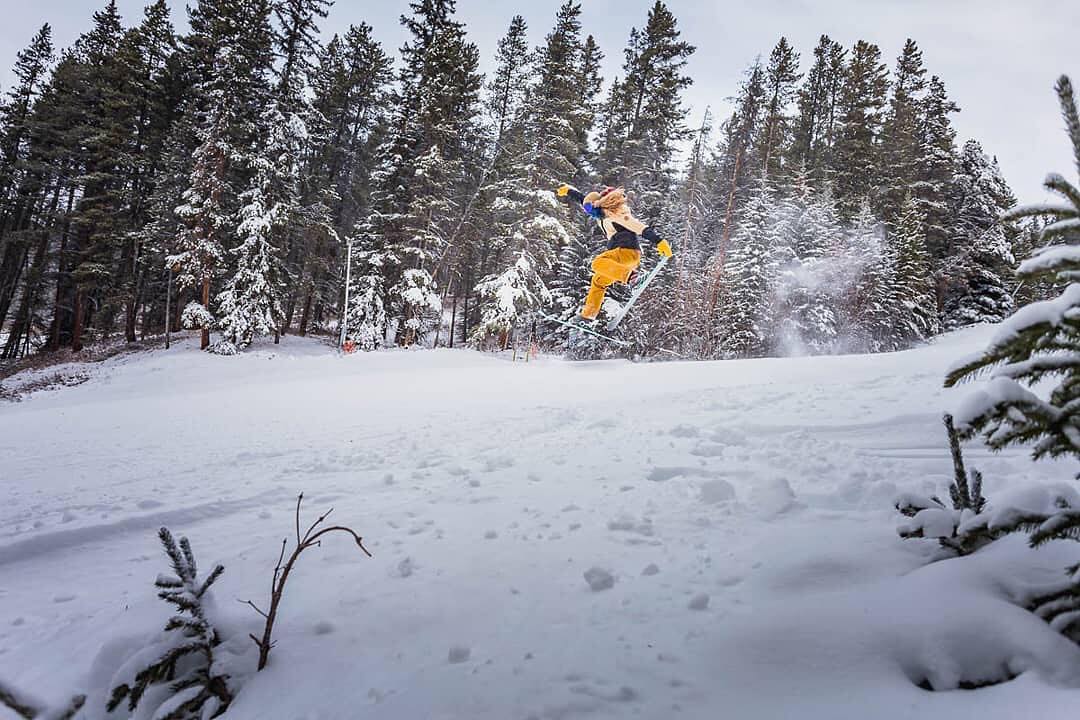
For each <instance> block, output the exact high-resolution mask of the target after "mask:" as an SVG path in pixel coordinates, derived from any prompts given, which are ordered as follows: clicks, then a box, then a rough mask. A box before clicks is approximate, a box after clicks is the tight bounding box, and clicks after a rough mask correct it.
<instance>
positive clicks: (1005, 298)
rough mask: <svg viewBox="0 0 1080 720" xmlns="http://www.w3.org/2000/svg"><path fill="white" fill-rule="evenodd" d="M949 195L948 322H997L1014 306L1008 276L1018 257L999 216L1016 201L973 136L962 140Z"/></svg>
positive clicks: (953, 324) (949, 326)
mask: <svg viewBox="0 0 1080 720" xmlns="http://www.w3.org/2000/svg"><path fill="white" fill-rule="evenodd" d="M950 196H951V197H950V200H951V204H952V208H953V220H952V223H951V226H952V227H951V228H950V229H951V231H952V241H951V243H950V246H951V248H952V251H951V253H950V256H949V258H948V260H947V262H946V263H945V264H944V267H943V268H942V270H941V273H940V274H941V277H942V285H943V286H944V287H943V295H944V299H943V303H942V317H943V323H944V326H945V328H946V329H949V330H951V329H954V328H957V327H963V326H965V325H971V324H973V323H979V322H989V323H994V322H999V321H1001V320H1003V319H1005V318H1006V317H1007V316H1008V315H1010V314H1012V311H1013V307H1014V305H1013V299H1012V294H1011V293H1010V291H1009V288H1008V286H1007V280H1006V278H1008V277H1010V276H1011V275H1012V268H1013V266H1014V265H1015V260H1014V258H1013V255H1012V243H1011V242H1010V238H1009V237H1008V236H1007V234H1006V228H1005V226H1003V225H1002V223H1001V221H1000V218H1001V215H1002V214H1003V213H1004V212H1005V211H1006V210H1009V209H1010V208H1012V206H1013V205H1014V204H1015V199H1014V198H1013V195H1012V192H1011V191H1010V190H1009V188H1008V185H1007V184H1006V183H1005V180H1004V178H1002V177H1001V172H1000V170H999V168H998V167H997V164H996V163H995V162H991V160H990V159H989V158H988V157H987V156H986V155H985V154H983V151H982V147H981V146H980V145H979V143H977V142H976V141H974V140H970V141H968V142H967V143H965V144H964V148H963V150H962V152H961V154H960V158H959V160H958V164H957V167H956V171H955V173H954V178H953V183H952V187H951V188H950Z"/></svg>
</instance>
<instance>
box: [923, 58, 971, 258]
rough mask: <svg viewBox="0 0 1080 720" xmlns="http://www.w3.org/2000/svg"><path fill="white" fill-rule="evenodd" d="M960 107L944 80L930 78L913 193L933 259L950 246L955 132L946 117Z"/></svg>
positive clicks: (945, 252) (943, 253)
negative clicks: (950, 197)
mask: <svg viewBox="0 0 1080 720" xmlns="http://www.w3.org/2000/svg"><path fill="white" fill-rule="evenodd" d="M959 110H960V108H958V107H957V105H956V103H954V102H953V101H952V100H950V99H949V98H948V96H947V95H946V93H945V83H943V82H942V81H941V79H940V78H939V77H937V76H936V75H935V76H933V77H931V78H930V82H929V84H928V85H927V91H926V96H925V98H924V99H923V101H922V103H921V112H920V116H919V130H918V134H919V143H920V156H919V159H918V162H917V167H916V171H915V178H916V180H915V182H914V184H913V185H912V193H913V197H914V200H915V206H916V207H917V208H918V209H919V212H920V213H921V214H922V216H923V218H925V225H926V249H927V251H928V252H929V253H930V256H931V258H932V259H933V260H935V261H940V260H941V259H942V258H944V257H945V256H946V254H947V253H948V251H949V246H950V226H951V224H952V220H953V213H952V209H951V207H950V202H949V195H950V190H951V187H952V184H953V172H954V169H955V167H956V131H955V130H953V127H952V122H951V121H950V119H949V115H950V114H951V113H955V112H958V111H959Z"/></svg>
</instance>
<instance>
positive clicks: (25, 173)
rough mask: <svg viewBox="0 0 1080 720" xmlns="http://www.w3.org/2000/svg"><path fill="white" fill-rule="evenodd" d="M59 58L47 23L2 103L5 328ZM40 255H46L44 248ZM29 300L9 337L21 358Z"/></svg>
mask: <svg viewBox="0 0 1080 720" xmlns="http://www.w3.org/2000/svg"><path fill="white" fill-rule="evenodd" d="M53 60H54V56H53V47H52V30H51V28H50V27H49V25H47V24H46V25H43V26H42V27H41V29H40V30H38V32H37V34H35V35H34V38H33V39H32V40H31V42H30V45H29V46H27V47H26V48H25V49H23V50H21V51H19V53H18V54H17V56H16V60H15V66H14V68H13V70H12V73H13V74H14V76H15V78H16V83H15V85H14V86H13V87H12V88H11V89H10V90H8V92H7V93H6V99H5V100H4V101H3V102H2V103H0V328H3V326H4V323H5V321H6V320H7V317H8V313H9V310H10V309H11V307H12V302H13V300H14V298H15V292H16V289H17V287H18V284H19V282H20V280H21V279H23V275H22V273H23V269H24V267H25V265H26V258H27V255H28V253H29V252H30V244H29V243H28V242H27V240H26V239H25V238H24V237H22V236H21V235H20V231H24V230H26V229H27V227H28V224H27V222H26V220H27V217H26V216H27V215H28V214H29V212H30V209H31V204H32V203H33V200H32V198H33V197H34V195H35V194H36V193H38V192H39V191H40V188H41V187H42V180H41V179H39V178H40V176H41V175H43V174H45V168H40V167H35V166H36V165H38V162H36V160H37V158H35V157H34V155H36V154H37V153H33V154H32V153H31V150H32V148H31V145H32V144H36V143H32V140H33V137H34V135H35V134H39V135H40V129H39V128H40V126H41V124H42V123H41V120H43V119H44V118H42V117H41V116H40V115H38V114H37V113H36V112H35V109H36V108H37V106H38V99H39V98H40V97H41V96H42V93H43V91H46V90H47V88H48V80H47V77H48V71H49V67H50V65H51V64H52V62H53ZM40 254H41V255H42V256H43V255H44V253H43V252H42V253H40ZM43 260H44V257H42V261H43ZM41 269H42V268H41V262H39V261H37V258H36V256H35V262H34V263H33V268H32V269H31V272H30V273H29V275H28V277H27V278H26V286H27V290H25V291H24V298H27V295H28V293H29V294H33V293H34V292H36V286H37V282H36V281H37V277H36V276H35V270H36V271H37V273H38V274H40V271H41ZM29 304H30V301H29V298H27V299H26V300H25V301H24V305H27V308H22V307H20V308H19V311H18V312H16V315H15V318H14V323H15V324H16V327H15V328H13V329H12V332H11V334H10V336H9V340H8V347H5V350H4V356H5V357H14V356H15V353H16V352H17V348H18V345H19V341H20V340H21V338H22V334H23V333H24V332H25V333H29V331H30V328H29V327H28V326H29V323H30V319H29V318H27V312H26V310H27V309H28V307H29ZM19 323H22V326H19V325H18V324H19ZM9 348H10V349H9Z"/></svg>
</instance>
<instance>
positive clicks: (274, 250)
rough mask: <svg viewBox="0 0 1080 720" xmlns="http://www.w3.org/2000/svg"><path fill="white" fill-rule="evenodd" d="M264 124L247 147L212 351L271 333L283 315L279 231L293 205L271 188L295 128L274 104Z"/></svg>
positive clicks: (230, 348)
mask: <svg viewBox="0 0 1080 720" xmlns="http://www.w3.org/2000/svg"><path fill="white" fill-rule="evenodd" d="M263 125H264V127H265V128H267V130H268V131H269V135H268V136H267V137H265V138H263V139H262V142H261V143H260V147H259V148H252V149H251V151H249V152H250V158H251V160H250V162H252V163H253V165H254V167H253V168H252V170H253V172H254V179H253V181H252V183H251V186H250V187H249V188H248V189H247V190H246V191H245V192H243V193H241V195H240V198H239V200H240V211H239V214H238V220H239V222H238V223H237V226H236V235H237V238H238V240H239V245H238V246H237V247H236V248H234V249H233V250H232V254H233V255H234V256H235V257H236V265H235V270H233V272H232V274H231V275H230V276H229V277H228V279H227V281H226V283H225V287H224V289H223V290H222V292H221V293H220V294H219V295H218V298H217V302H218V318H219V320H218V325H219V327H220V328H221V334H222V343H221V344H220V345H219V346H217V347H216V351H217V352H219V353H221V354H223V355H231V354H234V353H235V352H237V351H239V350H243V349H244V348H245V347H247V346H248V345H250V344H251V342H252V340H254V339H255V337H256V336H259V335H269V334H272V333H274V332H275V331H277V330H278V329H280V328H281V326H282V322H283V320H284V317H285V312H284V310H283V308H282V297H283V295H284V287H283V285H284V283H283V279H284V278H283V277H282V267H281V257H280V250H279V246H278V245H277V243H279V242H281V240H282V232H281V230H282V228H283V227H285V226H286V225H287V223H288V222H289V219H290V218H289V211H290V210H291V208H290V207H289V206H288V205H287V202H282V201H281V199H280V198H281V197H282V193H280V192H275V188H274V184H275V181H280V180H281V177H282V174H283V168H288V167H290V164H289V162H288V160H287V159H286V157H285V156H286V155H288V153H289V152H291V151H294V150H295V148H294V147H293V146H292V141H293V138H294V137H295V131H290V130H289V129H288V124H287V122H286V119H285V118H284V117H282V116H281V114H280V113H279V112H278V110H277V107H276V106H275V105H273V104H271V105H270V106H269V108H268V110H267V112H266V117H265V118H264V120H263ZM293 167H295V166H293ZM275 197H277V198H278V200H277V201H275Z"/></svg>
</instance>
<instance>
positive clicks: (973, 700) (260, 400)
mask: <svg viewBox="0 0 1080 720" xmlns="http://www.w3.org/2000/svg"><path fill="white" fill-rule="evenodd" d="M986 333H987V330H986V329H974V330H970V331H965V332H962V333H956V334H954V335H951V336H948V337H946V338H944V339H942V341H940V342H939V343H937V344H935V345H933V346H930V347H927V348H922V349H919V350H915V351H911V352H908V353H899V354H893V355H883V356H876V357H861V356H852V357H836V358H799V359H786V360H762V361H739V362H726V363H665V364H651V365H649V364H646V365H633V364H629V363H625V362H620V361H606V362H583V363H568V362H563V361H559V360H555V359H550V358H541V359H540V360H539V361H537V362H533V363H528V364H524V363H510V362H506V361H505V360H503V359H496V358H492V357H488V356H482V355H478V354H475V353H471V352H453V351H434V352H404V351H392V352H384V353H377V354H374V355H355V356H348V357H338V356H335V355H333V354H332V353H330V352H329V350H328V348H326V347H324V346H321V345H319V344H318V343H315V342H312V341H305V340H302V339H296V338H288V339H286V341H285V343H284V344H283V345H282V346H280V347H274V346H272V345H264V346H260V347H259V348H258V349H256V350H254V351H252V352H249V353H248V354H246V355H244V356H241V357H238V358H217V357H214V356H209V355H205V354H200V353H198V352H197V351H196V350H195V349H194V348H193V346H192V345H190V343H188V344H184V345H183V347H182V348H181V349H179V350H176V351H173V352H171V353H150V354H144V355H137V356H124V357H122V358H119V359H117V360H116V361H107V362H105V363H103V364H102V365H101V366H100V367H95V368H93V369H91V371H90V372H91V378H90V380H89V381H88V382H86V383H84V384H82V385H80V386H78V387H70V388H63V389H59V390H55V391H47V392H41V393H38V394H37V395H34V396H31V397H30V398H29V399H27V400H26V401H25V402H23V403H20V404H17V405H0V456H2V457H3V458H4V463H3V467H2V469H0V490H2V491H3V493H4V496H5V497H6V498H7V502H6V503H5V504H4V505H3V507H0V607H2V608H3V611H2V612H0V677H4V678H11V679H12V680H14V681H16V682H19V683H24V684H25V685H26V687H27V688H31V689H33V690H34V692H36V693H38V694H41V695H46V696H50V697H61V696H63V695H64V694H65V693H67V692H68V691H69V690H70V689H71V688H73V687H84V686H86V685H87V684H88V682H89V681H88V680H87V677H86V670H87V668H89V667H90V663H91V660H93V658H94V657H95V655H96V654H97V653H98V651H99V649H100V648H101V647H102V645H103V643H105V642H106V641H107V640H109V639H110V638H111V637H113V636H115V635H117V634H121V635H122V634H124V633H127V634H135V635H139V634H144V633H146V632H152V631H154V630H157V629H158V628H159V627H160V626H161V624H162V623H163V621H164V619H165V618H166V615H167V613H166V608H165V606H164V604H163V603H161V602H160V601H159V600H157V599H156V597H155V596H154V593H153V588H152V581H153V578H154V577H155V575H156V574H157V573H158V572H159V571H162V570H164V569H165V560H164V557H163V556H162V554H161V553H160V551H159V548H158V545H157V540H156V537H155V530H156V528H157V527H158V526H160V525H162V524H164V525H168V526H169V527H170V528H171V529H172V530H173V532H174V533H175V534H177V535H179V534H186V535H188V536H189V537H190V538H191V541H192V545H193V547H194V550H195V553H196V557H197V558H198V559H199V560H200V561H201V565H202V567H203V568H207V567H210V566H211V565H212V563H214V562H217V561H221V562H223V563H224V564H225V566H226V572H225V574H224V576H223V577H222V579H221V580H220V581H219V582H218V584H217V585H216V586H215V590H216V600H217V605H218V606H219V610H220V611H221V612H223V613H225V614H226V615H227V616H228V617H230V618H232V620H231V622H235V623H238V624H241V625H243V624H246V625H245V632H246V631H247V629H248V628H247V626H250V629H255V628H256V627H257V623H256V622H255V621H256V620H257V619H258V618H257V617H254V615H253V613H250V611H245V609H244V608H243V607H242V606H241V605H240V604H239V603H237V602H235V601H236V600H246V599H249V598H250V599H254V600H256V602H262V601H263V600H264V596H265V590H266V585H267V584H268V583H269V578H270V572H271V570H272V568H273V562H274V560H275V559H276V555H277V549H278V546H279V544H280V542H281V539H282V538H283V537H288V536H289V535H290V533H291V532H292V527H293V515H292V511H293V505H294V503H295V494H296V493H298V492H300V491H303V492H304V493H305V503H304V510H305V517H307V518H309V522H310V519H314V517H315V516H317V514H319V513H321V512H323V511H324V510H326V509H327V508H329V507H333V508H334V515H333V517H334V519H335V520H336V521H337V522H338V523H341V524H348V525H352V526H353V527H355V528H356V529H357V530H358V531H359V532H360V533H361V534H362V535H363V536H364V538H365V544H366V545H367V546H368V547H369V548H370V549H371V550H372V552H373V553H374V558H373V559H367V558H365V557H363V556H361V555H360V554H359V553H358V552H356V551H355V548H354V547H351V546H350V544H349V543H348V542H347V541H346V540H344V539H342V538H340V537H330V538H327V539H326V540H325V541H324V543H323V546H322V547H320V548H317V549H314V550H311V551H309V553H308V554H305V556H304V557H303V558H302V560H301V562H300V564H299V566H298V568H297V570H296V574H295V576H294V577H293V579H291V580H290V585H289V588H288V589H287V591H286V599H285V603H284V605H283V609H282V614H281V615H280V616H279V621H278V629H277V633H278V635H277V639H278V642H279V644H278V646H277V647H276V648H275V650H274V652H273V654H272V655H271V666H270V668H269V669H268V671H266V672H264V673H261V674H259V675H258V676H255V677H254V678H253V679H252V680H250V681H249V682H248V684H247V685H245V686H244V688H243V690H242V692H241V693H240V696H239V697H238V698H237V700H236V702H235V704H234V705H233V707H232V708H231V709H230V712H229V715H228V717H230V718H233V717H235V718H266V717H275V718H277V717H280V718H297V719H300V718H303V719H305V720H315V719H322V718H353V717H365V718H523V719H530V720H531V719H535V720H548V719H554V720H558V719H564V718H565V719H568V718H578V717H589V718H609V717H610V718H615V717H643V718H658V717H693V718H698V717H700V718H706V717H708V718H713V717H717V716H718V715H717V713H718V712H720V713H721V715H725V716H726V714H727V713H728V712H732V713H734V714H732V715H731V716H732V717H755V718H757V717H762V718H768V717H776V718H781V717H790V714H789V713H790V712H791V711H792V708H793V707H795V706H796V705H798V706H799V707H800V708H801V710H800V713H802V714H803V715H802V716H805V717H814V716H819V715H815V713H816V712H817V713H820V716H822V717H825V716H828V717H830V718H847V717H850V718H863V717H868V716H870V715H871V714H873V715H875V716H880V717H893V715H884V714H882V715H877V713H878V712H879V711H881V710H882V708H883V707H889V706H890V705H889V704H890V703H893V704H894V705H893V706H892V707H893V709H894V710H895V711H896V713H897V714H896V715H895V717H915V716H919V715H921V714H923V713H931V712H943V713H945V712H947V713H949V714H950V715H951V716H954V717H964V716H970V717H975V716H979V717H983V718H998V717H1001V718H1005V717H1016V716H1018V715H1017V713H1018V712H1022V713H1023V714H1027V713H1028V712H1031V711H1032V710H1031V708H1032V707H1038V708H1041V712H1043V715H1041V716H1043V717H1054V716H1055V713H1058V712H1063V709H1064V708H1066V707H1070V706H1072V707H1074V706H1075V703H1076V701H1077V700H1078V699H1080V694H1078V691H1076V690H1068V689H1065V687H1059V686H1055V685H1054V684H1053V681H1052V680H1048V679H1045V678H1043V677H1042V676H1041V675H1037V674H1034V673H1028V674H1024V675H1021V677H1020V678H1019V679H1018V680H1016V681H1014V682H1012V683H1009V684H1007V685H1004V686H999V687H996V688H991V689H989V690H986V691H980V692H978V693H968V694H966V696H965V693H963V692H952V693H929V692H926V691H923V690H921V689H919V688H916V687H915V686H914V684H913V682H912V681H910V680H909V679H906V678H904V676H903V673H902V672H901V671H900V670H898V669H897V667H901V666H902V667H903V668H904V670H903V672H908V673H909V674H910V673H917V672H919V670H910V669H909V667H908V666H910V665H911V662H912V661H910V660H908V659H903V660H901V659H888V658H887V657H886V656H888V653H887V652H877V653H870V652H869V651H868V650H866V648H867V647H870V646H873V645H874V643H875V642H876V641H875V638H877V637H878V636H879V635H880V636H882V637H885V636H886V635H888V633H889V632H896V633H899V632H900V630H899V629H896V630H888V629H887V628H888V627H890V623H893V622H894V621H895V622H896V623H897V628H918V627H919V624H920V623H923V624H928V623H930V618H929V617H925V616H932V615H933V614H934V613H935V612H937V609H936V606H935V598H933V597H932V596H933V594H934V593H917V594H916V595H915V596H912V597H907V596H905V593H907V592H909V591H908V590H906V589H905V588H907V587H908V586H906V585H897V583H899V582H901V581H902V578H903V577H904V576H905V575H906V574H908V573H911V572H912V571H913V570H915V569H916V568H919V567H920V566H922V565H923V564H924V563H925V553H926V551H927V546H925V545H918V544H915V543H909V544H904V543H902V542H901V541H900V540H899V539H898V538H897V537H896V535H895V533H894V531H893V527H894V525H895V524H896V518H895V513H894V512H893V511H892V509H891V504H892V500H893V498H894V497H895V496H896V495H897V494H898V493H899V492H901V491H912V492H940V490H941V488H942V487H943V486H944V484H945V483H947V481H948V479H949V478H950V476H951V472H952V469H951V463H950V461H949V455H948V450H947V444H946V442H945V435H944V432H943V430H942V429H941V425H940V415H941V413H942V412H943V411H944V410H947V409H949V408H950V407H951V404H952V403H954V402H955V401H956V400H957V399H958V397H960V395H958V394H957V391H948V392H947V391H945V390H942V389H941V378H942V376H943V373H944V369H945V368H946V367H947V366H948V365H949V364H950V362H951V361H952V360H953V359H954V358H955V357H956V356H959V355H962V354H964V352H966V351H969V350H970V349H972V348H977V347H978V346H979V345H980V344H981V343H982V342H984V341H985V338H986ZM959 392H961V393H963V392H966V389H964V390H961V391H959ZM967 459H968V464H969V467H970V466H975V467H978V468H979V469H981V470H982V471H983V472H984V475H985V476H986V479H987V484H986V488H987V493H988V495H989V496H990V497H991V499H992V498H993V493H994V491H995V489H996V488H997V487H998V486H1002V485H1004V484H1006V483H1010V484H1015V483H1023V482H1043V481H1045V480H1046V479H1060V478H1061V477H1062V476H1063V473H1062V472H1061V468H1060V467H1055V466H1054V465H1053V464H1042V465H1034V464H1031V463H1030V462H1029V461H1028V460H1027V457H1026V453H1024V452H1023V451H1010V452H1006V453H1003V454H997V455H991V454H989V453H986V452H984V451H981V450H980V449H979V448H978V447H977V446H975V445H972V447H971V448H970V449H969V450H968V452H967ZM1013 552H1021V550H1014V551H1013ZM1040 557H1044V558H1046V560H1045V563H1044V564H1045V566H1046V572H1047V573H1049V572H1051V570H1052V569H1053V568H1054V567H1056V566H1055V561H1054V558H1053V557H1051V556H1050V555H1045V556H1040ZM940 565H942V564H940V563H939V564H938V566H940ZM938 566H932V568H931V570H930V572H931V573H935V572H938V570H937V569H936V567H938ZM920 572H922V573H923V574H924V575H925V574H927V573H926V572H925V571H920ZM897 578H901V580H897ZM924 595H926V596H928V597H924ZM884 597H887V598H893V597H897V598H900V599H899V600H897V602H898V603H899V604H900V605H901V606H903V608H905V609H906V608H907V607H908V606H916V607H922V606H924V605H925V606H926V607H924V608H923V610H922V613H923V614H922V615H917V616H914V611H909V612H912V614H913V617H911V618H909V617H907V616H906V615H905V614H904V612H903V611H893V610H889V609H881V608H878V612H879V613H880V614H881V616H882V617H881V618H880V619H879V620H877V621H876V623H874V625H873V626H872V628H874V629H873V630H865V629H864V630H863V631H862V632H863V634H862V635H858V634H857V633H856V630H854V629H852V630H850V631H849V632H845V631H844V629H843V628H844V627H845V626H844V623H845V622H849V621H850V618H851V617H859V616H865V615H867V614H868V613H869V614H872V612H871V610H872V608H873V607H874V606H876V605H877V603H878V601H877V600H871V598H878V599H880V598H884ZM881 602H882V603H886V602H887V601H885V600H882V601H881ZM973 602H976V601H975V600H973ZM987 602H989V601H987ZM1009 607H1011V606H1009ZM987 612H992V613H1001V612H1003V611H1002V610H1000V609H998V608H997V607H996V606H994V607H993V608H991V609H990V610H988V611H987ZM803 613H806V614H805V616H804V615H803ZM845 613H846V615H845ZM841 615H844V617H845V618H846V619H843V618H842V619H841V620H840V621H838V622H836V623H834V624H833V625H830V624H829V620H828V619H829V618H833V617H834V616H841ZM823 618H825V619H823ZM863 622H864V623H865V622H867V621H863ZM878 625H881V626H882V629H880V630H879V629H877V626H878ZM852 627H853V628H857V627H861V626H859V625H858V623H857V622H856V623H854V624H853V625H852ZM867 627H871V626H867ZM823 628H824V629H823ZM835 628H841V629H839V630H837V629H835ZM911 632H913V633H914V634H915V635H917V634H918V630H912V631H911ZM1047 632H1049V631H1047ZM785 633H786V634H785ZM875 633H876V634H875ZM241 635H243V633H241ZM856 635H857V636H856ZM849 636H850V637H849ZM889 637H891V636H889ZM1039 637H1040V638H1042V636H1041V635H1040V636H1039ZM1040 641H1041V642H1044V644H1046V645H1047V647H1050V648H1051V650H1047V651H1046V652H1048V653H1049V652H1051V651H1052V652H1056V653H1059V654H1065V656H1067V657H1068V659H1069V660H1070V662H1071V661H1076V660H1077V658H1076V657H1074V656H1073V655H1069V654H1068V653H1069V650H1067V649H1063V648H1060V647H1058V646H1057V645H1055V644H1054V643H1055V640H1054V639H1053V638H1052V637H1048V638H1046V639H1045V640H1040ZM881 642H882V643H884V641H881ZM912 642H914V641H912ZM792 643H795V645H794V647H795V652H791V651H789V650H783V651H780V650H779V648H782V647H787V646H790V645H791V644H792ZM1002 643H1006V640H1002ZM785 644H786V645H785ZM896 644H897V645H903V643H902V642H899V641H897V643H896ZM890 647H891V646H890ZM927 647H929V646H927ZM247 649H248V648H246V647H245V648H244V650H245V651H246V650H247ZM927 652H929V651H925V652H923V655H926V653H927ZM861 653H862V654H861ZM914 656H916V657H922V656H920V655H919V654H918V653H917V652H916V653H915V655H914ZM898 657H899V656H898ZM903 657H904V658H907V657H908V656H907V655H904V656H903ZM927 657H929V656H927ZM934 657H935V658H938V659H937V660H926V661H925V663H926V664H927V666H928V667H932V668H937V667H938V666H939V665H940V662H939V661H940V657H938V656H937V655H935V656H934ZM61 659H63V662H61ZM935 663H937V664H935ZM886 666H887V668H889V671H886V670H882V668H883V667H886ZM875 672H876V674H874V673H875ZM889 672H891V675H890V674H889ZM941 672H944V671H941ZM883 677H887V678H892V680H891V681H889V682H886V681H884V680H882V678H883ZM896 678H899V680H897V679H896ZM1059 681H1060V682H1059V684H1063V685H1070V684H1071V683H1070V682H1066V681H1063V680H1060V679H1059ZM91 685H92V683H91ZM90 689H91V692H92V693H93V692H94V691H95V688H94V687H91V688H90ZM962 696H963V697H962ZM1033 698H1034V700H1033ZM93 699H94V698H93V696H92V697H91V700H92V701H93ZM1033 702H1034V705H1032V703H1033ZM267 708H273V712H268V711H267ZM1020 708H1022V710H1020ZM968 712H970V713H972V714H971V715H965V714H964V713H968ZM868 713H869V714H868ZM1029 716H1033V715H1029ZM0 717H3V716H2V715H0Z"/></svg>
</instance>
